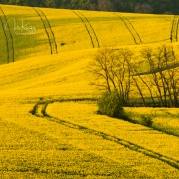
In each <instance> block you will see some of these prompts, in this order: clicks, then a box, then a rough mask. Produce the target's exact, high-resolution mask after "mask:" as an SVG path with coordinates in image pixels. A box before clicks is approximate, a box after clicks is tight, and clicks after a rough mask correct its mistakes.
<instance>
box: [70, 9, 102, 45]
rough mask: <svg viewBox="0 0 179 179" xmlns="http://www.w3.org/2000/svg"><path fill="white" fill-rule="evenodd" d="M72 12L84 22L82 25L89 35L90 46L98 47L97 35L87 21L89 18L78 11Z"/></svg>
mask: <svg viewBox="0 0 179 179" xmlns="http://www.w3.org/2000/svg"><path fill="white" fill-rule="evenodd" d="M72 11H73V10H72ZM73 13H75V14H76V16H78V17H79V18H80V19H81V21H82V23H83V24H84V26H85V28H86V30H87V32H88V35H89V37H90V40H91V44H92V47H93V48H99V47H100V44H99V40H98V37H97V35H96V33H95V31H94V29H93V27H92V25H91V23H90V22H89V20H88V19H87V18H86V17H85V16H84V15H83V14H82V13H80V12H78V13H77V12H75V11H73Z"/></svg>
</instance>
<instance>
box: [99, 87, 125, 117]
mask: <svg viewBox="0 0 179 179" xmlns="http://www.w3.org/2000/svg"><path fill="white" fill-rule="evenodd" d="M97 104H98V107H99V110H98V111H99V113H100V114H104V115H107V116H110V117H117V118H123V117H124V111H123V108H122V103H121V101H120V100H119V98H118V95H117V92H116V91H112V92H111V93H109V92H108V91H107V92H104V93H103V94H102V96H101V97H100V98H99V100H98V102H97Z"/></svg>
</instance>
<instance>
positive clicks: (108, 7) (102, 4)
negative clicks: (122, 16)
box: [98, 0, 115, 11]
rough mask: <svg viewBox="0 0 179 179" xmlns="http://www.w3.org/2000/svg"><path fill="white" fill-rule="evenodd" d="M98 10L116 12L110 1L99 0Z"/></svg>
mask: <svg viewBox="0 0 179 179" xmlns="http://www.w3.org/2000/svg"><path fill="white" fill-rule="evenodd" d="M98 10H100V11H114V10H115V8H114V5H113V3H112V2H111V1H110V0H98Z"/></svg>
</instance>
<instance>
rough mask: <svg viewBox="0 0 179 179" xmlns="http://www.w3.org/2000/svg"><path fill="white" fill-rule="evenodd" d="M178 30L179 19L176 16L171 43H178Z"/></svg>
mask: <svg viewBox="0 0 179 179" xmlns="http://www.w3.org/2000/svg"><path fill="white" fill-rule="evenodd" d="M178 28H179V19H178V17H177V16H176V15H175V16H174V19H173V22H172V29H171V32H170V42H171V43H172V42H178Z"/></svg>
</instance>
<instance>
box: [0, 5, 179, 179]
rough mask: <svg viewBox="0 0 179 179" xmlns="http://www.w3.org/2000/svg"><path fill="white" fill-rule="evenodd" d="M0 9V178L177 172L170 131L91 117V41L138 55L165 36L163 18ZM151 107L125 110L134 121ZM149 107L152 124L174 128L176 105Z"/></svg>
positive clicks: (167, 26) (167, 27)
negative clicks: (154, 116) (23, 27)
mask: <svg viewBox="0 0 179 179" xmlns="http://www.w3.org/2000/svg"><path fill="white" fill-rule="evenodd" d="M0 7H1V8H0V34H1V35H0V64H2V65H0V178H2V179H11V178H17V179H19V178H22V179H26V178H39V179H41V178H48V179H54V178H88V179H91V178H104V179H110V178H111V179H114V178H124V179H126V178H177V177H178V176H179V158H178V152H179V150H178V148H179V139H178V137H177V136H174V135H168V134H166V133H163V132H159V131H157V130H154V129H151V128H147V127H145V126H142V125H139V124H132V123H130V122H127V121H123V120H121V119H114V118H110V117H107V116H103V115H98V114H97V109H98V107H97V104H96V101H95V100H96V99H97V98H98V97H99V95H100V94H101V93H102V91H98V90H97V89H96V87H95V86H92V85H91V84H90V83H91V82H92V81H93V80H94V76H93V75H92V74H91V73H90V72H89V71H88V67H89V64H90V62H91V61H92V60H93V59H94V57H95V55H96V53H97V52H98V49H99V48H101V49H102V48H103V47H112V48H115V49H116V50H117V49H119V48H120V47H122V48H126V47H127V48H130V49H131V50H132V51H133V52H134V53H135V54H137V55H139V52H140V51H141V49H142V48H143V47H146V46H150V47H153V48H155V47H156V46H157V45H158V43H160V42H170V41H171V39H170V35H171V29H172V28H173V29H174V28H175V27H172V21H173V18H174V16H173V15H141V14H129V13H115V12H110V13H109V12H95V11H80V10H74V11H72V10H67V9H45V8H31V7H19V6H6V5H0ZM7 21H8V22H9V23H8V25H7V26H6V23H7ZM14 23H17V24H18V25H23V24H24V25H27V26H28V27H29V28H30V27H31V28H32V29H33V28H34V29H33V30H34V31H31V30H30V31H29V32H25V31H24V29H23V32H20V31H18V30H17V31H16V30H15V31H14V25H15V24H14ZM147 24H149V25H147ZM5 26H6V27H7V28H10V29H9V30H8V29H5ZM174 30H176V29H174ZM32 32H34V34H28V33H32ZM25 33H26V34H25ZM158 34H160V35H158ZM174 38H175V37H174V36H173V39H174ZM175 40H176V41H177V39H175ZM175 40H173V42H174V43H173V44H174V48H175V49H177V48H178V42H176V41H175ZM138 60H141V59H138ZM13 61H14V63H11V62H13ZM6 63H8V64H6ZM146 95H148V94H147V92H146ZM136 96H137V92H136ZM151 110H153V109H151V108H125V111H126V112H129V113H130V114H133V116H134V118H137V117H140V115H142V114H150V113H151ZM155 110H156V113H157V114H158V117H156V118H155V119H154V124H155V125H163V127H165V128H167V127H168V128H170V127H171V128H172V130H175V132H176V133H177V132H178V125H179V124H178V111H177V109H164V108H161V109H159V108H156V109H155Z"/></svg>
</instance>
